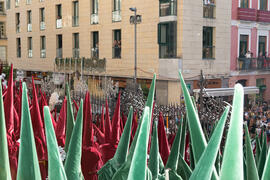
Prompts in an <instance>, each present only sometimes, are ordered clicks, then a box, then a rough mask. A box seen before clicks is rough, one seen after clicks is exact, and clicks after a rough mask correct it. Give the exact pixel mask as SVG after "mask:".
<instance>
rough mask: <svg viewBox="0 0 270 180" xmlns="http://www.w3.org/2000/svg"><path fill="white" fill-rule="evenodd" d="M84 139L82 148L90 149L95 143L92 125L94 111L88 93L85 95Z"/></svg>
mask: <svg viewBox="0 0 270 180" xmlns="http://www.w3.org/2000/svg"><path fill="white" fill-rule="evenodd" d="M83 113H84V114H83V139H82V146H83V147H90V146H91V145H92V144H93V142H94V139H93V125H92V124H93V123H92V111H91V103H90V96H89V93H88V92H87V93H86V95H85V100H84V106H83Z"/></svg>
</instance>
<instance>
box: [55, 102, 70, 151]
mask: <svg viewBox="0 0 270 180" xmlns="http://www.w3.org/2000/svg"><path fill="white" fill-rule="evenodd" d="M66 121H67V99H66V97H65V99H64V101H63V104H62V108H61V110H60V115H59V117H58V121H57V125H56V129H55V134H56V139H57V142H58V145H59V146H61V147H64V146H65V139H66V135H65V132H66Z"/></svg>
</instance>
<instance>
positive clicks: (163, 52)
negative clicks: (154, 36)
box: [158, 22, 177, 58]
mask: <svg viewBox="0 0 270 180" xmlns="http://www.w3.org/2000/svg"><path fill="white" fill-rule="evenodd" d="M176 39H177V27H176V22H168V23H160V24H159V25H158V44H159V58H175V57H176V48H177V40H176Z"/></svg>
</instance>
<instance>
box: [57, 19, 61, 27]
mask: <svg viewBox="0 0 270 180" xmlns="http://www.w3.org/2000/svg"><path fill="white" fill-rule="evenodd" d="M56 28H57V29H60V28H62V19H56Z"/></svg>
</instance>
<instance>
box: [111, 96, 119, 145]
mask: <svg viewBox="0 0 270 180" xmlns="http://www.w3.org/2000/svg"><path fill="white" fill-rule="evenodd" d="M120 97H121V92H119V94H118V99H117V103H116V107H115V110H114V114H113V119H112V139H111V140H112V143H113V144H118V142H119V140H120V131H121V127H120V121H121V119H120Z"/></svg>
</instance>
